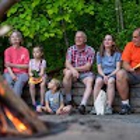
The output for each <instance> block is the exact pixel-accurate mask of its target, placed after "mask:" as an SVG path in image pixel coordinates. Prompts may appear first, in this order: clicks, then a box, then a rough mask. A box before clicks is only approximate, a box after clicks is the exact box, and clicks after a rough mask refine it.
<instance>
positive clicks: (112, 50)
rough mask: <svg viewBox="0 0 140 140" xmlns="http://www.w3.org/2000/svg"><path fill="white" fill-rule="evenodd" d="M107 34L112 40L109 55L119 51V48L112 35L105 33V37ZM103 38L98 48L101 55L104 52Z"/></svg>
mask: <svg viewBox="0 0 140 140" xmlns="http://www.w3.org/2000/svg"><path fill="white" fill-rule="evenodd" d="M107 35H109V36H111V37H112V41H113V42H114V43H113V45H112V47H111V56H112V55H113V54H114V53H115V52H120V49H119V48H118V47H117V45H116V43H115V39H114V37H113V36H112V35H110V34H106V35H105V37H106V36H107ZM105 37H104V39H105ZM104 39H103V41H102V44H101V45H100V48H99V54H100V56H102V57H103V56H104V52H105V46H104Z"/></svg>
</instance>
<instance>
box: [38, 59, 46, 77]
mask: <svg viewBox="0 0 140 140" xmlns="http://www.w3.org/2000/svg"><path fill="white" fill-rule="evenodd" d="M45 70H46V61H45V60H42V63H41V68H40V73H39V76H41V77H42V76H43V75H44V74H45Z"/></svg>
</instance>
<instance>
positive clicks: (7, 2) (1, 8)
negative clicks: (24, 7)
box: [0, 0, 19, 19]
mask: <svg viewBox="0 0 140 140" xmlns="http://www.w3.org/2000/svg"><path fill="white" fill-rule="evenodd" d="M18 1H19V0H1V1H0V19H2V17H3V16H4V14H5V13H6V11H7V10H8V9H10V7H11V6H13V5H14V4H15V3H17V2H18Z"/></svg>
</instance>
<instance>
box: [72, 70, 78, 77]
mask: <svg viewBox="0 0 140 140" xmlns="http://www.w3.org/2000/svg"><path fill="white" fill-rule="evenodd" d="M72 74H73V77H75V78H79V72H78V71H77V70H76V69H73V70H72Z"/></svg>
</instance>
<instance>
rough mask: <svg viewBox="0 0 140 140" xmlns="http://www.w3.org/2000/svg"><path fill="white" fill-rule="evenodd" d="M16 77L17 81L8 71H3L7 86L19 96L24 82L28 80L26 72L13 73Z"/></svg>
mask: <svg viewBox="0 0 140 140" xmlns="http://www.w3.org/2000/svg"><path fill="white" fill-rule="evenodd" d="M15 75H16V76H17V78H18V80H17V81H14V80H13V79H12V77H11V75H10V74H9V73H4V79H5V80H6V81H7V83H8V84H9V86H10V87H11V88H12V89H13V90H14V92H15V94H16V95H19V96H21V94H22V90H23V87H24V85H25V84H26V82H27V81H28V74H26V73H22V74H15Z"/></svg>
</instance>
